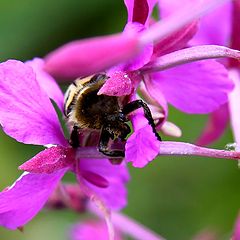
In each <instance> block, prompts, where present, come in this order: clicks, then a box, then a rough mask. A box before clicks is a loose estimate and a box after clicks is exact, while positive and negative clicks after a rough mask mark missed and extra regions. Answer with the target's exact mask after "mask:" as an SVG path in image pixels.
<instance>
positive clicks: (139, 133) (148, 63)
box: [45, 0, 240, 167]
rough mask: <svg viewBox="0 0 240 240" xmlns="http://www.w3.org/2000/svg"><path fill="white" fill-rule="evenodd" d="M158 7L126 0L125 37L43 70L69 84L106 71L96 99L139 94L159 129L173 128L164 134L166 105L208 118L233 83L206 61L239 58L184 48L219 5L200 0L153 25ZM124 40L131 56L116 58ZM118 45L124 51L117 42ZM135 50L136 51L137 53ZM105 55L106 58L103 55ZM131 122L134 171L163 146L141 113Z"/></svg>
mask: <svg viewBox="0 0 240 240" xmlns="http://www.w3.org/2000/svg"><path fill="white" fill-rule="evenodd" d="M156 2H157V1H156V0H148V1H147V0H145V1H141V4H140V3H138V2H137V1H132V0H126V1H125V5H126V7H127V11H128V22H127V24H126V26H125V28H124V31H123V33H122V34H120V35H116V36H114V37H113V36H112V37H99V38H94V39H85V40H82V41H81V40H80V41H75V42H72V43H69V44H67V45H64V46H62V47H61V48H59V49H57V50H55V51H54V52H52V53H50V54H49V55H48V56H47V57H46V59H45V60H46V64H45V69H46V70H47V71H48V72H49V73H51V74H52V75H53V76H58V77H62V78H70V79H71V78H73V77H79V76H82V75H83V74H86V73H92V72H93V69H95V71H96V72H97V71H100V70H104V71H106V72H107V74H108V75H109V77H110V78H109V79H108V80H107V81H106V83H105V84H104V86H103V87H102V88H101V89H100V91H99V93H98V94H105V95H111V96H119V97H126V98H129V100H135V99H137V98H138V96H137V94H136V91H137V90H139V92H141V95H142V96H147V98H145V99H144V100H145V101H147V102H148V103H149V105H150V108H151V109H153V118H154V120H156V123H157V125H158V129H160V130H161V129H162V128H163V132H166V133H169V132H172V131H171V130H172V129H171V128H170V130H169V131H164V130H166V124H169V123H168V122H166V119H167V115H168V107H167V106H168V103H169V104H172V105H173V106H174V107H176V108H177V109H179V110H181V111H183V112H185V113H190V114H205V113H210V112H213V111H214V110H216V109H218V108H219V106H221V105H222V104H224V103H226V102H227V100H228V94H229V93H230V92H231V91H232V90H233V87H234V84H233V82H232V80H230V79H229V77H228V74H227V71H226V69H225V68H224V67H223V66H222V65H221V64H220V63H218V62H217V61H215V60H212V59H211V60H208V59H210V58H222V57H231V58H238V59H239V58H240V53H239V52H238V51H235V50H232V49H229V48H226V47H221V46H215V45H208V46H197V47H192V48H186V47H187V45H188V42H189V40H190V39H191V38H192V37H193V35H194V34H195V33H196V30H197V25H198V21H197V18H198V17H199V16H201V15H202V14H203V13H205V11H206V10H207V9H208V8H210V7H212V6H213V5H215V4H216V1H209V2H208V3H207V4H202V3H201V1H197V0H196V1H194V3H192V4H190V3H189V5H187V7H186V8H182V9H180V10H179V9H178V13H177V14H176V15H175V16H172V17H169V18H166V20H165V19H163V20H161V21H159V22H157V23H155V24H153V22H154V20H152V19H151V14H152V9H153V7H154V5H155V4H156ZM219 3H220V2H219V1H218V4H219ZM192 8H194V9H192ZM190 9H191V10H190ZM194 10H195V11H194ZM193 12H194V14H193ZM190 13H191V14H190ZM120 38H123V39H125V41H122V42H120V43H122V44H125V45H124V46H125V48H124V49H125V51H126V52H128V54H129V55H128V54H125V55H124V54H123V53H116V48H115V47H112V46H113V45H114V43H115V41H117V39H120ZM128 39H131V43H132V39H136V42H135V43H136V46H137V48H134V47H132V45H131V46H130V45H129V44H130V42H129V44H127V42H128ZM116 46H117V47H119V49H122V48H123V45H121V47H120V46H119V42H117V43H116ZM129 46H130V47H129ZM91 47H92V48H91ZM136 49H138V51H137V52H134V51H135V50H136ZM104 50H105V52H106V54H105V55H104V56H103V52H104ZM84 55H87V56H88V60H87V61H91V62H92V63H94V64H92V65H90V66H89V67H88V66H86V65H85V63H83V58H84ZM120 55H121V56H120ZM130 55H131V58H130V59H129V56H130ZM124 56H127V57H128V58H127V57H126V58H124ZM98 58H99V59H98ZM102 58H104V61H102ZM113 58H114V61H113ZM100 59H101V60H100ZM126 59H127V60H126ZM198 60H204V61H198ZM95 62H97V63H96V64H97V65H95ZM117 62H120V64H116V63H117ZM100 65H101V66H100ZM131 120H132V123H133V128H134V133H133V134H132V135H131V136H130V137H129V139H128V141H127V143H126V161H127V162H132V163H133V166H135V167H144V166H145V165H146V164H148V163H149V162H150V161H152V160H153V159H154V158H155V157H156V156H157V155H158V154H159V148H160V145H161V143H160V142H159V141H158V140H157V139H156V137H155V136H154V134H153V133H152V130H151V128H150V126H149V125H148V123H147V121H146V120H145V119H144V118H143V116H142V112H141V111H138V112H137V114H135V115H134V114H133V115H132V116H131ZM171 134H172V133H171ZM173 135H180V134H173ZM180 151H183V149H180Z"/></svg>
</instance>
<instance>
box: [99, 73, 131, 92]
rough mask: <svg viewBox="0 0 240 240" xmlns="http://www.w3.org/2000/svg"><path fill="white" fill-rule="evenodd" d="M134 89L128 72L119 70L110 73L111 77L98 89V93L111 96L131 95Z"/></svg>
mask: <svg viewBox="0 0 240 240" xmlns="http://www.w3.org/2000/svg"><path fill="white" fill-rule="evenodd" d="M132 90H133V84H132V81H131V79H130V78H129V76H128V74H127V73H126V72H122V71H117V72H113V73H112V74H110V76H109V79H108V80H107V81H106V83H105V84H104V85H103V86H102V87H101V89H100V90H99V91H98V94H99V95H100V94H104V95H109V96H124V95H130V94H131V92H132Z"/></svg>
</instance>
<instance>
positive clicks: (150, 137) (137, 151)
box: [125, 114, 161, 168]
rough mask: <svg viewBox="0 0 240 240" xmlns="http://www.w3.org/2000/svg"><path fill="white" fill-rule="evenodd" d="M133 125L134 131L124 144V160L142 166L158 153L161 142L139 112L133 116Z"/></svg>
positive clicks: (135, 165)
mask: <svg viewBox="0 0 240 240" xmlns="http://www.w3.org/2000/svg"><path fill="white" fill-rule="evenodd" d="M133 125H134V132H133V134H132V135H131V136H130V137H129V138H128V140H127V143H126V146H125V148H126V152H125V154H126V157H125V160H126V161H127V162H132V165H133V166H134V167H138V168H142V167H145V166H146V165H147V164H148V163H149V162H151V161H152V160H153V159H154V158H155V157H156V156H157V155H158V153H159V148H160V144H161V142H160V141H159V140H157V138H156V136H155V135H154V133H153V131H152V128H151V127H150V126H149V125H148V124H147V122H146V119H145V118H143V116H141V115H140V114H138V115H137V116H134V121H133Z"/></svg>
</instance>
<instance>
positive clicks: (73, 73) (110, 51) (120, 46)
mask: <svg viewBox="0 0 240 240" xmlns="http://www.w3.org/2000/svg"><path fill="white" fill-rule="evenodd" d="M139 50H140V49H139V45H138V38H137V37H136V36H135V35H132V34H131V35H129V34H116V35H111V36H104V37H95V38H90V39H84V40H78V41H74V42H70V43H68V44H65V45H63V46H62V47H60V48H58V49H56V50H55V51H53V52H51V53H50V54H48V55H47V56H46V58H45V61H46V62H45V63H46V64H45V70H46V71H47V72H48V73H50V74H51V75H52V76H54V77H56V78H71V79H74V78H77V77H80V76H86V75H87V76H88V75H91V74H93V73H96V72H100V71H104V70H106V69H108V68H110V67H112V66H114V65H116V64H119V63H121V62H123V61H125V60H128V59H129V58H131V57H134V56H135V55H136V54H137V53H138V51H139Z"/></svg>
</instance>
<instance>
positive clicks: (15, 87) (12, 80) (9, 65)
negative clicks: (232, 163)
mask: <svg viewBox="0 0 240 240" xmlns="http://www.w3.org/2000/svg"><path fill="white" fill-rule="evenodd" d="M134 2H136V1H134ZM143 2H144V3H145V4H143V5H138V6H137V5H132V3H133V1H126V5H127V7H128V11H129V16H131V13H130V12H132V17H129V19H131V20H130V21H134V23H132V22H129V23H128V25H127V26H126V28H125V31H124V32H123V33H122V34H119V35H116V36H111V37H106V38H105V37H104V38H101V37H100V38H97V39H91V40H84V41H80V42H78V41H77V42H74V43H70V44H68V45H67V46H65V47H63V48H61V49H59V50H57V51H56V52H55V53H52V54H50V55H49V56H48V57H47V59H46V61H47V63H46V64H45V63H44V62H42V60H39V59H37V60H34V61H33V62H27V63H25V64H24V63H22V62H19V61H15V60H10V61H7V62H4V63H1V64H0V124H1V126H2V128H3V131H5V133H6V134H8V135H9V136H11V137H13V138H15V139H16V140H17V141H19V142H22V143H25V144H36V145H43V146H47V147H48V148H46V149H45V150H43V151H41V152H40V153H39V154H37V155H36V156H35V157H33V158H32V159H30V160H29V161H27V162H26V163H24V164H22V165H21V166H20V169H21V170H24V171H25V173H24V174H23V175H22V176H21V177H20V178H19V179H18V180H17V181H16V182H15V183H14V184H13V185H12V186H11V187H8V188H6V189H5V190H4V191H2V192H1V193H0V225H2V226H5V227H7V228H9V229H16V228H18V227H21V226H23V225H25V224H26V223H27V222H28V221H30V220H31V219H32V218H33V217H34V216H35V215H36V214H37V213H38V212H39V211H40V209H41V208H42V207H43V206H44V204H45V203H46V202H47V200H48V198H49V196H50V195H51V193H52V192H53V190H54V189H56V187H57V186H58V185H59V183H60V180H61V178H62V177H63V175H64V174H65V173H66V172H67V171H71V172H73V173H74V174H75V175H76V178H77V180H78V184H79V185H80V187H81V189H82V191H83V192H84V193H85V194H86V195H87V196H88V197H90V198H91V199H93V200H94V201H95V203H97V204H98V205H99V206H100V208H101V209H102V210H103V211H105V213H106V215H108V216H109V212H108V209H107V207H108V208H110V209H119V208H122V207H124V206H125V204H126V189H125V183H126V182H127V181H128V178H129V177H128V173H127V169H126V166H125V164H124V162H123V163H122V164H121V165H119V166H114V165H112V164H111V163H110V162H109V161H108V159H106V156H105V155H103V154H101V153H99V152H98V151H97V149H96V146H83V147H81V148H78V149H73V148H71V147H70V146H69V144H68V141H67V140H66V138H65V136H64V134H63V131H62V128H61V125H60V122H59V119H58V117H57V114H56V112H55V109H54V107H53V105H52V103H51V101H50V99H52V100H53V101H55V102H56V104H57V105H58V106H59V108H60V109H62V102H63V96H62V94H61V91H60V90H59V89H58V86H57V85H56V83H55V82H54V80H53V79H52V78H49V76H48V75H47V74H46V73H44V72H43V69H42V67H43V65H44V66H45V68H46V69H48V70H49V72H52V73H53V72H55V73H57V69H58V70H59V68H60V69H61V71H60V72H59V73H58V74H56V75H61V74H62V76H64V77H66V76H70V77H75V76H81V75H82V74H83V73H88V74H90V73H92V72H98V71H100V70H106V69H107V70H106V71H107V72H108V74H109V76H110V79H109V81H107V83H106V85H105V86H103V88H102V89H101V90H100V93H102V94H110V95H117V96H119V97H121V96H124V97H125V95H128V97H129V98H131V99H136V98H137V95H136V88H137V87H138V86H140V85H141V84H142V86H141V87H142V92H143V93H146V94H147V96H148V97H149V100H148V101H149V102H150V103H151V105H152V108H153V109H154V108H155V109H156V108H157V110H156V112H153V115H156V116H158V117H159V116H162V115H163V116H164V118H166V116H167V102H169V103H171V104H173V105H174V106H176V107H177V108H179V109H181V110H182V111H185V112H188V113H208V112H211V111H213V110H215V109H216V108H218V107H219V105H221V104H223V103H225V102H226V101H227V96H228V93H229V92H230V91H231V90H232V88H233V83H232V81H231V80H229V79H228V77H227V74H226V70H225V68H223V67H222V65H220V64H219V63H217V62H215V61H213V60H210V62H209V61H208V62H204V61H203V62H198V63H196V64H195V63H189V64H190V65H188V66H187V65H184V66H181V67H180V66H178V67H176V68H172V69H171V70H167V71H164V72H159V71H160V70H165V69H168V68H170V67H173V66H176V65H179V64H183V63H188V62H192V61H195V60H200V59H208V58H213V57H214V58H215V57H224V56H228V57H233V58H238V57H239V52H238V51H234V50H231V49H228V48H224V47H219V46H200V47H195V48H194V47H193V48H185V49H180V50H178V51H173V52H172V51H170V50H169V49H171V50H172V48H173V46H172V45H171V48H170V47H169V46H167V44H163V41H164V42H169V41H167V40H166V39H167V38H168V37H169V38H171V39H172V38H173V36H171V34H170V33H172V32H174V31H177V30H179V32H178V34H180V35H181V34H182V32H183V31H182V30H181V29H182V28H183V29H185V30H184V37H180V36H179V37H178V38H177V39H178V41H176V42H177V43H176V45H177V46H181V47H183V46H185V44H186V43H187V41H186V39H189V38H190V36H192V34H193V33H192V31H193V30H192V29H194V28H195V23H192V21H193V20H195V19H196V18H198V17H199V16H201V15H202V14H203V13H204V12H205V10H206V9H208V8H211V7H212V5H201V4H197V5H196V6H195V5H194V9H195V10H196V11H191V12H189V8H187V9H185V10H184V11H182V12H181V11H179V14H180V15H177V16H176V17H174V18H171V19H169V20H168V21H167V22H164V21H163V23H161V24H160V25H159V23H156V24H155V25H153V26H152V27H149V24H150V19H149V16H150V14H151V9H152V7H153V5H154V3H155V1H143ZM146 4H147V5H146ZM211 4H213V5H218V4H219V0H218V1H216V0H215V1H211ZM141 6H143V7H144V9H142V8H141ZM146 6H147V7H146ZM139 7H140V8H139ZM191 7H192V6H191ZM188 12H189V13H190V14H188V15H187V18H179V17H180V16H181V14H186V13H188ZM193 12H194V14H193ZM142 14H143V15H142ZM179 19H181V21H179ZM182 19H183V20H182ZM165 23H166V24H165ZM173 23H174V24H173ZM168 24H169V25H168ZM188 24H190V25H191V27H190V29H191V31H190V30H188V29H189V28H188ZM190 25H189V26H190ZM170 26H172V27H171V28H170V30H171V31H170V33H169V27H170ZM156 28H157V29H158V28H159V29H162V30H163V29H165V30H164V31H165V32H164V31H163V32H160V33H158V32H156V31H155V30H156ZM186 33H188V34H186ZM182 39H184V41H182ZM156 40H158V41H157V42H156ZM161 43H162V44H161ZM180 43H181V44H180ZM161 45H164V46H165V47H166V48H165V49H164V53H167V54H163V53H162V52H161V51H163V50H162V48H160V47H159V46H161ZM93 46H94V48H95V49H94V51H92V47H93ZM174 48H175V45H174ZM178 48H179V47H178ZM106 50H108V51H106ZM116 50H118V51H116ZM200 50H201V51H200ZM114 51H115V52H118V53H114ZM79 53H81V54H79ZM88 53H89V54H88ZM111 53H113V54H111ZM138 54H139V55H138ZM85 55H87V56H88V59H90V60H89V61H90V62H89V61H88V62H87V61H86V62H85V60H86V57H85ZM54 59H55V60H56V61H55V60H54ZM97 59H98V60H100V59H104V60H103V61H98V62H97V61H95V60H97ZM124 61H125V62H124ZM89 63H93V64H89ZM207 63H208V64H207ZM81 64H85V65H81ZM63 66H64V67H63ZM189 66H191V68H190V67H189ZM110 67H111V68H110ZM181 68H183V70H184V71H183V70H181ZM152 71H157V73H154V74H153V73H151V72H152ZM176 73H177V74H178V78H177V79H175V78H176V75H175V74H176ZM199 73H201V74H199ZM183 76H184V79H182V78H183ZM185 76H188V77H189V78H185ZM200 76H201V77H202V78H204V81H202V80H203V79H201V78H200ZM114 83H118V84H114ZM174 85H175V86H174ZM169 86H174V87H173V88H172V87H169ZM177 88H179V89H177ZM180 90H181V91H180ZM159 118H160V117H159ZM156 120H158V123H159V126H160V127H161V124H163V121H164V120H165V119H158V118H156ZM132 122H133V128H134V133H133V134H132V135H131V137H130V138H129V139H128V141H127V144H126V161H132V162H133V165H134V166H136V167H143V166H145V165H146V164H147V163H148V162H149V161H151V160H152V159H153V158H155V157H156V156H157V155H197V156H209V157H219V158H221V157H222V158H230V159H239V158H240V153H239V152H235V151H221V150H214V149H207V148H201V147H198V146H195V145H191V144H188V143H181V142H167V141H165V142H159V141H157V140H156V138H155V136H154V135H153V134H152V129H151V128H150V127H149V125H148V124H146V122H145V119H142V116H141V114H136V115H133V116H132ZM59 187H61V185H60V186H59ZM105 205H106V206H107V207H106V206H105ZM103 206H104V207H103ZM107 223H108V225H109V218H108V221H107ZM110 236H112V237H113V234H110Z"/></svg>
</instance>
